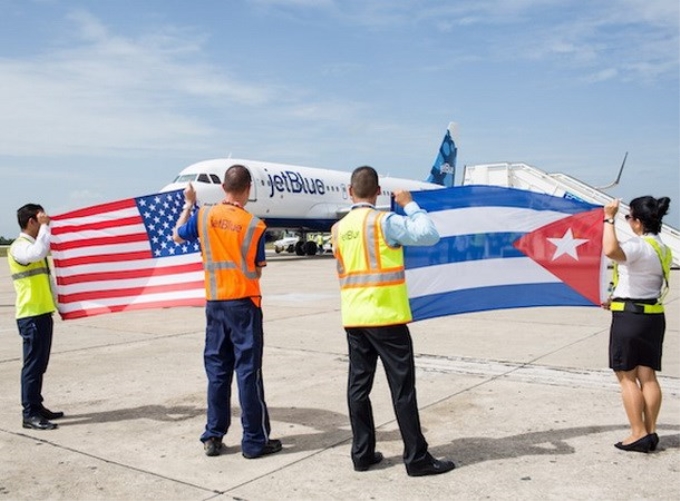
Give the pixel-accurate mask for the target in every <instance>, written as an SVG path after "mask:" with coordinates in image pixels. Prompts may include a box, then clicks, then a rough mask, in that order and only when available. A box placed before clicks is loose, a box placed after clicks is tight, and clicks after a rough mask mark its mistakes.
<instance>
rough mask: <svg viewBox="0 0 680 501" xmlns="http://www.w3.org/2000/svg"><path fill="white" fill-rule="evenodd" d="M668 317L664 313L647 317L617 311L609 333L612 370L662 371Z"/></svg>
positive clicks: (647, 315)
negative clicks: (645, 369)
mask: <svg viewBox="0 0 680 501" xmlns="http://www.w3.org/2000/svg"><path fill="white" fill-rule="evenodd" d="M665 331H666V317H665V315H664V314H663V313H657V314H644V313H631V312H627V311H613V312H612V325H611V329H610V331H609V367H610V368H611V369H613V370H615V371H630V370H633V369H635V368H636V367H637V366H638V365H643V366H645V367H650V368H652V369H654V370H655V371H660V370H661V352H662V347H663V336H664V332H665Z"/></svg>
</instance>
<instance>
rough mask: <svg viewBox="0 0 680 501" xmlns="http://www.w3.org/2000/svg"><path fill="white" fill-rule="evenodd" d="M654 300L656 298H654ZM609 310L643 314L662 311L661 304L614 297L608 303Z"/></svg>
mask: <svg viewBox="0 0 680 501" xmlns="http://www.w3.org/2000/svg"><path fill="white" fill-rule="evenodd" d="M654 301H656V300H654ZM609 309H610V310H611V311H626V312H628V313H644V314H652V315H654V314H659V313H663V312H664V309H663V304H661V303H656V302H655V303H654V304H645V303H638V302H635V301H634V300H632V299H614V300H612V302H611V304H610V305H609Z"/></svg>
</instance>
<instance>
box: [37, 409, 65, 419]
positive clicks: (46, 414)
mask: <svg viewBox="0 0 680 501" xmlns="http://www.w3.org/2000/svg"><path fill="white" fill-rule="evenodd" d="M38 415H39V416H40V417H43V418H45V419H59V418H62V417H64V413H63V412H61V411H57V412H52V411H51V410H49V409H48V408H47V407H42V408H41V409H40V410H39V411H38Z"/></svg>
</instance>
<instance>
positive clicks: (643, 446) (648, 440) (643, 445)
mask: <svg viewBox="0 0 680 501" xmlns="http://www.w3.org/2000/svg"><path fill="white" fill-rule="evenodd" d="M653 444H654V441H653V439H652V435H645V436H644V437H642V438H641V439H639V440H636V441H635V442H631V443H630V444H626V445H624V444H623V442H617V443H615V444H614V447H616V448H617V449H621V450H622V451H628V452H644V453H647V452H649V451H651V450H652V445H653Z"/></svg>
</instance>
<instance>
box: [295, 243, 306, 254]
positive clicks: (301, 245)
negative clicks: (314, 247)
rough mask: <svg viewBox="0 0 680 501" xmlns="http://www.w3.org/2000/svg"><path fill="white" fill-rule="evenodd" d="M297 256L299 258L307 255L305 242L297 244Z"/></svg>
mask: <svg viewBox="0 0 680 501" xmlns="http://www.w3.org/2000/svg"><path fill="white" fill-rule="evenodd" d="M295 254H296V255H298V256H304V255H305V247H304V242H298V243H296V244H295Z"/></svg>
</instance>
